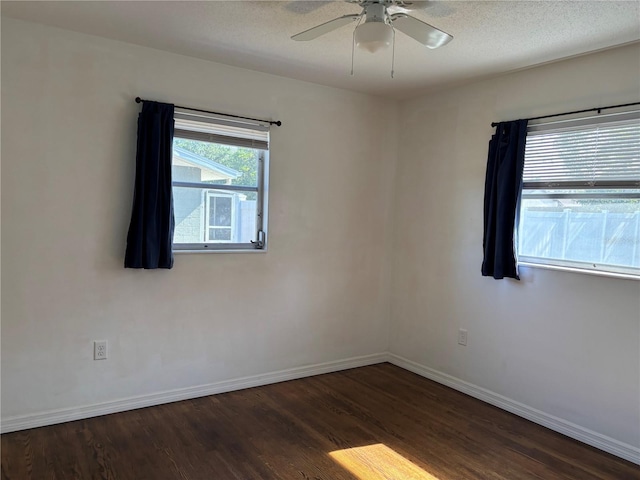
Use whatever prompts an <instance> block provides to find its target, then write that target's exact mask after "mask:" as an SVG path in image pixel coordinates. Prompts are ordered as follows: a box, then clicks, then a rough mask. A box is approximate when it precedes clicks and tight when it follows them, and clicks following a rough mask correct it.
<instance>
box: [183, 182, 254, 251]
mask: <svg viewBox="0 0 640 480" xmlns="http://www.w3.org/2000/svg"><path fill="white" fill-rule="evenodd" d="M249 193H253V192H238V191H233V190H232V191H229V190H224V191H222V190H213V189H209V188H189V187H173V204H174V207H173V208H174V215H175V222H176V225H175V231H174V236H173V243H177V244H180V243H184V244H201V243H206V242H207V241H208V240H207V239H208V238H210V239H213V238H215V240H216V241H220V242H227V243H250V242H251V241H252V240H253V241H255V240H257V238H256V235H257V225H258V223H257V219H258V217H257V202H256V200H252V199H250V198H249V195H248V194H249ZM207 209H208V212H207ZM212 227H218V228H212ZM220 227H222V228H220ZM213 230H220V233H218V232H215V233H211V232H212V231H213ZM207 234H209V235H207Z"/></svg>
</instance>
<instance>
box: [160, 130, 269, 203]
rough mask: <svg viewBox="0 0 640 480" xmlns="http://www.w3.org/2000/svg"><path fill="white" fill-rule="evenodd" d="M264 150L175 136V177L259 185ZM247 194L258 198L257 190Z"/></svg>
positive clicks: (248, 185) (182, 180) (190, 180)
mask: <svg viewBox="0 0 640 480" xmlns="http://www.w3.org/2000/svg"><path fill="white" fill-rule="evenodd" d="M259 153H260V150H257V149H253V148H242V147H234V146H229V145H220V144H217V143H209V142H201V141H198V140H188V139H184V138H174V139H173V169H172V172H173V181H174V182H196V183H199V182H204V183H211V184H225V185H241V186H245V187H257V186H258V155H259ZM247 195H249V196H252V197H254V198H255V195H256V194H255V193H254V192H249V193H248V194H247Z"/></svg>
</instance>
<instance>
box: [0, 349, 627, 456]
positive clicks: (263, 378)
mask: <svg viewBox="0 0 640 480" xmlns="http://www.w3.org/2000/svg"><path fill="white" fill-rule="evenodd" d="M382 362H390V363H392V364H394V365H397V366H398V367H401V368H404V369H405V370H409V371H410V372H414V373H417V374H418V375H420V376H422V377H425V378H428V379H430V380H433V381H435V382H438V383H440V384H442V385H446V386H447V387H451V388H453V389H454V390H458V391H460V392H463V393H466V394H467V395H470V396H472V397H474V398H477V399H479V400H482V401H483V402H486V403H489V404H491V405H494V406H496V407H498V408H501V409H503V410H506V411H507V412H510V413H513V414H515V415H518V416H519V417H522V418H526V419H527V420H530V421H532V422H534V423H537V424H539V425H542V426H544V427H547V428H549V429H551V430H554V431H556V432H559V433H562V434H563V435H566V436H568V437H571V438H574V439H576V440H579V441H581V442H583V443H586V444H587V445H591V446H592V447H595V448H598V449H600V450H603V451H605V452H608V453H611V454H613V455H616V456H618V457H620V458H624V459H625V460H628V461H630V462H633V463H636V464H639V465H640V449H639V448H636V447H634V446H632V445H629V444H626V443H623V442H620V441H618V440H615V439H613V438H610V437H607V436H605V435H601V434H599V433H597V432H594V431H592V430H589V429H587V428H584V427H581V426H579V425H576V424H574V423H571V422H568V421H566V420H563V419H561V418H558V417H555V416H553V415H549V414H547V413H544V412H541V411H540V410H536V409H535V408H532V407H529V406H527V405H524V404H522V403H520V402H516V401H515V400H511V399H509V398H507V397H504V396H502V395H499V394H497V393H494V392H491V391H490V390H486V389H484V388H482V387H478V386H477V385H473V384H471V383H468V382H465V381H463V380H460V379H459V378H456V377H453V376H451V375H448V374H446V373H442V372H439V371H437V370H434V369H432V368H429V367H425V366H424V365H420V364H419V363H416V362H413V361H411V360H409V359H406V358H403V357H401V356H399V355H395V354H393V353H377V354H373V355H364V356H361V357H353V358H347V359H344V360H337V361H333V362H324V363H318V364H315V365H307V366H304V367H296V368H289V369H286V370H279V371H276V372H269V373H263V374H259V375H252V376H249V377H242V378H236V379H232V380H224V381H221V382H216V383H211V384H207V385H200V386H197V387H188V388H180V389H176V390H169V391H165V392H159V393H153V394H150V395H140V396H136V397H129V398H124V399H120V400H114V401H110V402H104V403H99V404H95V405H88V406H83V407H76V408H65V409H60V410H51V411H48V412H42V413H36V414H31V415H20V416H15V417H9V418H3V419H2V421H1V423H0V432H1V433H9V432H15V431H18V430H26V429H29V428H36V427H44V426H47V425H54V424H56V423H63V422H70V421H73V420H82V419H85V418H91V417H97V416H100V415H108V414H110V413H117V412H124V411H127V410H134V409H136V408H144V407H152V406H154V405H161V404H163V403H171V402H178V401H180V400H189V399H192V398H198V397H205V396H207V395H215V394H218V393H225V392H231V391H234V390H241V389H243V388H251V387H259V386H262V385H268V384H271V383H277V382H284V381H287V380H295V379H298V378H304V377H310V376H313V375H320V374H323V373H331V372H338V371H340V370H346V369H349V368H356V367H364V366H366V365H374V364H376V363H382Z"/></svg>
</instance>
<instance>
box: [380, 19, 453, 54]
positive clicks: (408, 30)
mask: <svg viewBox="0 0 640 480" xmlns="http://www.w3.org/2000/svg"><path fill="white" fill-rule="evenodd" d="M391 21H392V22H393V27H394V28H397V29H398V30H400V31H401V32H402V33H404V34H405V35H409V36H410V37H411V38H413V39H414V40H417V41H418V42H420V43H421V44H422V45H424V46H425V47H427V48H438V47H441V46H443V45H446V44H447V43H449V42H450V41H451V40H453V37H452V36H451V35H449V34H448V33H445V32H443V31H442V30H438V29H437V28H436V27H432V26H431V25H429V24H428V23H425V22H423V21H422V20H418V19H417V18H415V17H410V16H409V15H405V14H403V13H397V14H395V15H391Z"/></svg>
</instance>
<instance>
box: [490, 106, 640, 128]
mask: <svg viewBox="0 0 640 480" xmlns="http://www.w3.org/2000/svg"><path fill="white" fill-rule="evenodd" d="M632 105H640V102H634V103H625V104H622V105H611V106H609V107H599V108H598V107H594V108H587V109H585V110H576V111H574V112H565V113H554V114H553V115H543V116H541V117H533V118H527V120H529V121H531V120H540V119H543V118H551V117H562V116H564V115H573V114H574V113H586V112H598V113H600V112H601V111H602V110H608V109H610V108H621V107H631V106H632ZM499 123H500V122H492V123H491V126H492V127H497V126H498V124H499Z"/></svg>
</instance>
